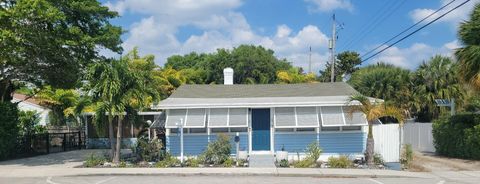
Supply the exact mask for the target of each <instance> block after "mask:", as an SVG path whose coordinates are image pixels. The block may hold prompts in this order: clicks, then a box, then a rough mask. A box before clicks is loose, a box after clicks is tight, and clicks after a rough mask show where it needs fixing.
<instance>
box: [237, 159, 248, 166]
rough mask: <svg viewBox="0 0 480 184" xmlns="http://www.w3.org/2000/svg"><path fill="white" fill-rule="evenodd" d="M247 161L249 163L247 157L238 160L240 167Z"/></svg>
mask: <svg viewBox="0 0 480 184" xmlns="http://www.w3.org/2000/svg"><path fill="white" fill-rule="evenodd" d="M246 163H248V161H247V160H245V159H239V160H238V166H239V167H244V166H245V164H246Z"/></svg>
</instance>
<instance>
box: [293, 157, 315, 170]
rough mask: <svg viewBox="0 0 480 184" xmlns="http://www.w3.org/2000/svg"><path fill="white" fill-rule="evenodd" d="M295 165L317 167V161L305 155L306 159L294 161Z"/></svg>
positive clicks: (298, 166)
mask: <svg viewBox="0 0 480 184" xmlns="http://www.w3.org/2000/svg"><path fill="white" fill-rule="evenodd" d="M293 167H297V168H311V167H316V162H315V161H314V160H313V159H312V158H310V157H305V158H304V159H302V160H300V161H296V162H294V163H293Z"/></svg>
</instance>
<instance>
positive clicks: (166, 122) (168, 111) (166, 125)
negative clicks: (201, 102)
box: [165, 109, 188, 128]
mask: <svg viewBox="0 0 480 184" xmlns="http://www.w3.org/2000/svg"><path fill="white" fill-rule="evenodd" d="M170 110H171V109H167V117H166V118H165V128H178V126H168V118H169V117H170ZM174 110H182V109H174ZM187 114H188V109H186V112H185V117H183V118H182V119H183V122H182V123H183V125H185V120H186V118H187Z"/></svg>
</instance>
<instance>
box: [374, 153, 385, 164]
mask: <svg viewBox="0 0 480 184" xmlns="http://www.w3.org/2000/svg"><path fill="white" fill-rule="evenodd" d="M373 163H375V165H383V164H384V161H383V157H382V155H380V154H378V153H375V154H374V155H373Z"/></svg>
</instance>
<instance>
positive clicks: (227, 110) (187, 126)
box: [155, 68, 367, 159]
mask: <svg viewBox="0 0 480 184" xmlns="http://www.w3.org/2000/svg"><path fill="white" fill-rule="evenodd" d="M224 78H225V82H224V85H182V86H180V87H179V88H178V89H177V90H175V91H174V93H173V94H172V95H171V96H170V97H169V98H167V99H165V100H163V101H162V102H160V103H159V104H158V105H157V106H156V107H155V108H156V109H161V110H164V112H165V114H166V118H165V125H164V126H165V130H166V134H165V135H166V147H167V149H168V150H169V151H170V152H171V153H172V154H174V155H179V154H180V142H179V140H180V137H179V136H178V134H179V132H178V130H179V128H178V127H179V125H180V123H181V124H182V126H183V127H184V155H198V154H200V153H202V152H203V151H204V150H205V148H206V146H207V144H208V143H209V142H211V141H214V140H215V139H216V137H217V135H218V134H220V133H224V134H228V135H230V136H232V141H231V142H232V144H233V137H234V135H235V134H236V133H237V132H238V133H239V135H240V149H241V150H240V151H248V153H249V154H256V153H258V154H262V153H264V154H265V153H267V154H268V153H270V154H273V153H275V151H279V150H282V149H284V150H286V151H288V152H289V153H290V154H292V155H296V154H297V152H298V153H300V154H302V153H303V152H304V150H305V148H306V147H307V145H308V144H310V143H312V142H315V141H317V142H318V143H319V144H320V147H321V148H322V149H323V154H322V157H321V158H320V159H326V158H328V157H329V156H334V155H350V156H356V155H358V156H361V155H363V153H364V151H365V144H366V135H367V133H366V132H367V121H366V119H365V116H364V114H363V113H361V112H356V113H353V115H352V116H350V115H349V114H348V113H347V112H348V111H349V106H350V105H355V104H352V103H348V98H349V97H350V96H351V95H352V94H355V93H357V91H355V89H353V88H352V87H351V86H350V85H348V84H346V83H343V82H335V83H308V84H307V83H305V84H257V85H243V84H233V70H232V69H229V68H227V69H225V70H224ZM232 148H233V151H232V153H235V152H236V150H235V146H232Z"/></svg>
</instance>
